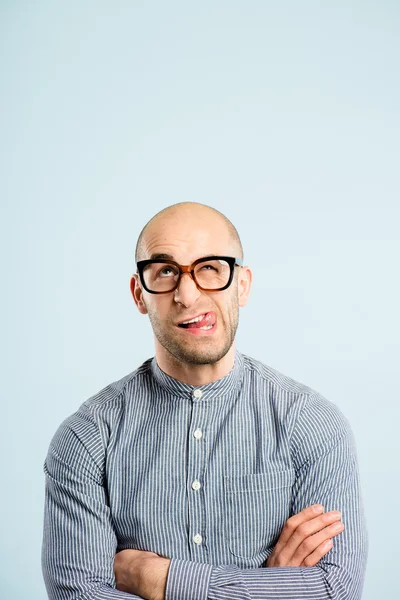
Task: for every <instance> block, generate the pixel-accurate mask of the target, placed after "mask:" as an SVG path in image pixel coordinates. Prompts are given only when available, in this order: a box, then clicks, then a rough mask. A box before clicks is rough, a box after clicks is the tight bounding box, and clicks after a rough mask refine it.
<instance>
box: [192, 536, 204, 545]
mask: <svg viewBox="0 0 400 600" xmlns="http://www.w3.org/2000/svg"><path fill="white" fill-rule="evenodd" d="M193 541H194V543H195V544H201V542H202V541H203V538H202V537H201V535H200V534H199V533H197V534H196V535H195V536H194V537H193Z"/></svg>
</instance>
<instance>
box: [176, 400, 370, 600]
mask: <svg viewBox="0 0 400 600" xmlns="http://www.w3.org/2000/svg"><path fill="white" fill-rule="evenodd" d="M291 442H292V461H293V466H294V468H295V472H296V479H295V484H294V486H293V490H292V511H291V513H292V515H293V514H297V513H298V512H300V511H301V510H303V508H305V507H307V506H310V505H312V504H317V503H320V504H322V505H323V506H324V509H325V512H327V511H330V510H340V511H341V513H342V521H343V523H344V526H345V529H344V531H343V532H342V533H340V534H339V535H338V536H335V537H334V538H333V548H332V549H331V550H330V551H329V552H328V553H327V554H326V555H325V556H324V557H323V558H322V559H321V560H320V561H319V563H318V564H317V565H316V566H314V567H271V568H269V567H261V568H258V569H240V568H239V567H237V566H235V565H226V566H218V567H211V566H210V565H206V564H197V563H193V562H191V561H185V560H176V559H173V560H172V561H171V564H170V568H169V574H168V580H167V589H166V599H165V600H186V599H187V598H193V599H195V600H223V599H224V600H239V599H240V600H256V599H257V600H316V598H318V600H339V599H341V600H361V596H362V589H363V581H364V575H365V567H366V560H367V552H368V536H367V530H366V523H365V517H364V509H363V503H362V499H361V493H360V482H359V473H358V464H357V455H356V449H355V444H354V438H353V434H352V431H351V429H350V426H349V423H348V421H347V420H346V419H345V417H344V416H343V415H342V414H341V412H340V411H339V409H338V408H337V407H336V406H335V405H333V404H332V403H330V402H328V401H327V400H325V399H324V398H322V397H321V396H319V395H317V394H315V395H311V396H309V397H308V398H307V401H306V403H305V405H304V407H303V410H302V411H301V414H300V416H299V418H298V420H297V423H296V424H295V427H294V430H293V435H292V440H291Z"/></svg>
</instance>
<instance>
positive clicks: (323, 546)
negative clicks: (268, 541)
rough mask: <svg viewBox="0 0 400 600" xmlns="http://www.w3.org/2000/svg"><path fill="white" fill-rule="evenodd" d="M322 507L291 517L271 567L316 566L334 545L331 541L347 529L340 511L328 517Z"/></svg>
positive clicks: (310, 508) (269, 563) (305, 510)
mask: <svg viewBox="0 0 400 600" xmlns="http://www.w3.org/2000/svg"><path fill="white" fill-rule="evenodd" d="M323 510H324V507H323V506H321V505H320V504H316V505H313V506H308V507H307V508H305V509H304V510H302V511H301V512H299V513H298V514H297V515H294V516H293V517H290V519H288V520H287V521H286V523H285V525H284V527H283V529H282V533H281V535H280V537H279V540H278V542H277V544H276V546H275V548H274V549H273V551H272V553H271V554H270V556H269V557H268V559H267V563H266V564H267V567H314V566H315V565H316V564H317V563H318V562H319V561H320V560H321V558H322V557H323V556H325V554H327V553H328V552H329V550H330V549H331V548H332V546H333V541H332V539H331V538H333V537H335V535H338V534H339V533H341V532H342V531H343V529H344V525H343V523H342V522H341V521H340V519H341V516H342V515H341V513H340V512H339V511H330V512H327V513H324V514H321V513H323Z"/></svg>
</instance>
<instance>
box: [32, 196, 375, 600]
mask: <svg viewBox="0 0 400 600" xmlns="http://www.w3.org/2000/svg"><path fill="white" fill-rule="evenodd" d="M242 258H243V256H242V247H241V243H240V239H239V236H238V234H237V231H236V229H235V228H234V226H233V225H232V224H231V223H230V221H228V219H227V218H226V217H225V216H224V215H222V214H221V213H219V212H218V211H216V210H215V209H212V208H210V207H207V206H205V205H201V204H196V203H181V204H177V205H174V206H171V207H168V208H167V209H164V210H163V211H161V212H160V213H158V214H157V215H156V216H155V217H153V219H152V220H151V221H149V223H148V224H147V225H146V226H145V228H144V229H143V231H142V233H141V235H140V237H139V240H138V243H137V248H136V261H137V273H135V274H134V275H133V277H132V280H131V290H132V295H133V299H134V301H135V303H136V306H137V308H138V310H139V312H140V313H141V314H144V315H146V314H147V315H148V316H149V319H150V323H151V326H152V329H153V332H154V341H155V358H154V359H149V360H147V361H146V362H145V363H144V364H143V365H141V366H140V367H139V368H138V369H137V370H136V371H134V372H133V373H131V374H130V375H127V376H126V377H125V378H123V379H122V380H120V381H118V382H116V383H113V384H111V385H110V386H108V387H107V388H105V389H104V390H102V391H101V392H99V393H98V394H96V395H95V396H93V397H92V398H90V399H89V400H87V401H86V402H85V403H84V404H83V405H82V406H81V407H80V409H79V410H78V411H77V412H76V413H75V414H74V415H72V416H71V417H69V418H68V419H66V421H64V423H63V424H62V425H61V426H60V428H59V429H58V431H57V433H56V434H55V436H54V438H53V440H52V442H51V444H50V448H49V452H48V456H47V458H46V462H45V473H46V503H45V526H44V540H43V572H44V577H45V581H46V586H47V590H48V594H49V598H51V599H52V600H55V599H57V600H63V599H66V600H72V599H74V600H77V599H80V600H100V599H102V600H112V599H117V598H126V599H127V600H129V599H130V598H131V599H132V598H144V599H146V600H163V599H164V598H165V599H166V600H184V599H186V600H192V599H193V600H200V599H202V600H207V599H210V600H211V599H213V600H218V599H222V598H224V599H225V598H226V599H230V598H232V599H234V598H237V599H246V600H250V599H256V598H257V599H261V598H262V599H265V600H283V599H285V600H299V599H301V598H302V599H304V600H316V599H317V598H318V599H319V600H325V599H331V600H333V599H335V600H336V599H343V600H344V599H346V600H359V599H360V598H361V592H362V585H363V578H364V571H365V564H366V556H367V534H366V529H365V522H364V516H363V507H362V501H361V497H360V490H359V478H358V469H357V459H356V452H355V448H354V442H353V437H352V433H351V430H350V427H349V425H348V422H347V420H346V419H345V418H344V417H343V415H342V414H341V412H340V411H339V410H338V409H337V408H336V407H335V406H334V405H333V404H332V403H330V402H329V401H327V400H325V399H324V398H323V397H321V396H320V395H319V394H318V393H317V392H315V391H314V390H312V389H310V388H308V387H306V386H304V385H302V384H300V383H298V382H296V381H294V380H292V379H290V378H289V377H286V376H284V375H282V374H281V373H279V372H277V371H275V370H274V369H272V368H270V367H268V366H266V365H263V364H262V363H260V362H258V361H256V360H254V359H252V358H250V357H247V356H244V355H243V354H241V353H239V352H238V351H237V350H236V348H235V342H234V340H235V333H236V329H237V325H238V313H239V307H242V306H244V305H245V304H246V303H247V300H248V297H249V293H250V287H251V281H252V274H251V270H250V268H249V267H247V266H243V264H242ZM266 311H267V315H268V309H267V308H266ZM261 323H262V320H261V321H260V328H261ZM256 333H258V332H256ZM136 343H137V342H136ZM115 586H116V587H115Z"/></svg>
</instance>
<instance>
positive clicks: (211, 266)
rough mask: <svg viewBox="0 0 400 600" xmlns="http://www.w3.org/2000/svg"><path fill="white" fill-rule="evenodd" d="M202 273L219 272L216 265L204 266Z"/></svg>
mask: <svg viewBox="0 0 400 600" xmlns="http://www.w3.org/2000/svg"><path fill="white" fill-rule="evenodd" d="M200 270H201V271H217V269H216V268H215V266H214V265H203V266H202V267H201V269H200Z"/></svg>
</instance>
